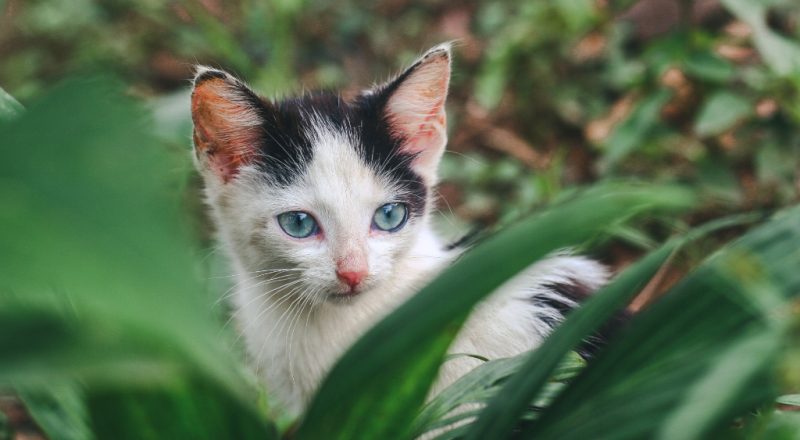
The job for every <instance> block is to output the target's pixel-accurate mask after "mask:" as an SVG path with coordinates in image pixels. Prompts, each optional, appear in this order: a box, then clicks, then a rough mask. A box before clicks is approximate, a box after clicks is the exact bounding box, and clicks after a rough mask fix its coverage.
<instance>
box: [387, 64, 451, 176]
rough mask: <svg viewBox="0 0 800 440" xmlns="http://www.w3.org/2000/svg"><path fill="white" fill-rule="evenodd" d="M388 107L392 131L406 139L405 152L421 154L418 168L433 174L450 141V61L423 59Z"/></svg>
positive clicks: (404, 81) (390, 99)
mask: <svg viewBox="0 0 800 440" xmlns="http://www.w3.org/2000/svg"><path fill="white" fill-rule="evenodd" d="M421 63H422V64H421V65H419V66H417V67H416V68H415V69H414V70H413V71H412V72H411V73H410V74H409V75H408V77H407V78H405V79H404V80H403V83H402V84H400V86H399V87H398V88H397V90H396V91H395V92H394V93H393V94H392V96H391V98H389V102H388V103H387V115H388V119H389V123H390V124H391V126H392V128H393V129H394V130H395V131H396V132H397V134H399V135H400V136H402V137H403V138H405V139H406V142H405V144H404V145H403V147H402V148H403V151H406V152H409V153H413V154H417V159H416V160H415V161H414V164H415V165H417V166H419V167H421V168H423V169H424V170H423V172H425V173H430V172H431V170H430V168H432V167H435V165H436V164H437V163H438V161H439V157H440V156H441V153H442V151H443V149H444V144H445V142H446V141H447V120H446V117H445V108H444V104H445V100H446V98H447V86H448V82H449V79H450V61H449V58H448V57H447V56H446V55H444V56H436V55H433V56H432V58H431V59H423V60H422V61H421Z"/></svg>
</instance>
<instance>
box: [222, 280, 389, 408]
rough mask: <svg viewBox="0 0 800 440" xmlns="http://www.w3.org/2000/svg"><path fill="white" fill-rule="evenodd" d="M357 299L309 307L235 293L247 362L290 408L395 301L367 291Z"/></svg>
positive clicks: (305, 396) (304, 401)
mask: <svg viewBox="0 0 800 440" xmlns="http://www.w3.org/2000/svg"><path fill="white" fill-rule="evenodd" d="M365 293H370V292H365ZM359 300H364V301H359V303H356V304H352V305H347V306H340V305H339V306H337V305H325V306H323V307H316V308H314V309H313V310H312V309H309V308H302V307H301V306H300V304H299V303H298V304H294V305H293V304H289V303H287V304H278V303H273V302H270V301H264V302H263V303H261V304H258V300H257V299H254V298H253V297H250V295H249V294H248V292H247V291H246V290H245V291H240V292H238V298H237V301H236V302H237V308H238V311H237V312H236V313H237V321H238V325H239V328H240V331H241V332H242V334H243V336H244V339H245V342H246V344H247V348H248V352H249V353H250V355H251V358H252V362H253V364H254V366H255V367H256V369H257V371H258V373H259V375H260V376H261V377H262V378H263V379H264V380H265V382H266V384H267V386H268V392H269V393H270V394H273V395H275V396H276V397H277V398H278V399H279V400H280V401H281V402H282V403H284V404H285V405H286V406H287V407H288V409H289V410H290V411H293V412H300V411H301V410H302V409H303V408H304V407H305V405H306V404H307V403H308V401H309V399H310V398H311V396H313V394H314V392H315V391H316V388H317V387H318V386H319V383H320V382H321V381H322V379H323V378H324V376H325V375H326V374H327V372H328V371H329V370H330V368H331V366H332V365H333V364H334V363H335V362H336V360H337V359H338V358H339V357H340V356H341V355H342V354H343V353H344V351H345V350H346V349H347V347H349V346H350V345H352V344H353V342H355V341H356V340H357V339H358V337H359V336H361V334H363V332H364V331H366V329H368V328H369V327H370V326H371V325H372V324H373V323H374V322H376V321H377V320H379V319H380V318H382V317H383V316H385V314H386V313H388V311H389V310H391V308H392V307H393V306H394V302H393V301H377V300H376V298H370V297H369V296H368V295H365V297H364V298H359Z"/></svg>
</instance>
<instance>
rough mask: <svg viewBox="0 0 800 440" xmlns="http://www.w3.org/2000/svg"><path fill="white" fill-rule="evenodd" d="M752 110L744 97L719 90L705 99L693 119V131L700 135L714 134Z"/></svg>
mask: <svg viewBox="0 0 800 440" xmlns="http://www.w3.org/2000/svg"><path fill="white" fill-rule="evenodd" d="M752 112H753V105H752V104H751V103H750V102H749V101H748V100H747V99H745V98H743V97H741V96H739V95H736V94H734V93H731V92H728V91H720V92H717V93H715V94H713V95H711V97H710V98H708V99H707V100H706V102H705V103H704V104H703V107H702V109H700V113H699V115H698V116H697V120H696V121H695V128H694V130H695V132H696V133H697V134H698V135H700V136H714V135H718V134H720V133H722V132H724V131H725V130H727V129H729V128H731V127H732V126H733V125H734V124H735V123H737V122H739V121H741V120H742V119H744V118H746V117H747V116H748V115H750V114H751V113H752Z"/></svg>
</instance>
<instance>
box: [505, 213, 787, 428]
mask: <svg viewBox="0 0 800 440" xmlns="http://www.w3.org/2000/svg"><path fill="white" fill-rule="evenodd" d="M797 240H800V208H795V209H792V210H789V211H787V212H783V213H781V214H780V215H777V216H776V217H775V219H774V220H773V221H771V222H769V223H767V224H765V225H762V226H760V227H758V228H756V229H754V230H753V231H751V232H749V233H748V234H746V235H745V236H744V237H743V238H742V239H740V240H739V241H738V242H737V243H735V244H734V245H731V246H728V247H726V248H725V249H724V250H723V251H721V252H719V253H718V254H716V255H715V256H714V257H712V258H710V259H709V260H708V261H707V262H706V263H704V264H703V265H701V267H700V268H698V269H697V270H696V271H694V272H693V273H692V274H690V275H689V276H688V277H687V278H685V279H684V280H683V281H682V282H680V283H679V284H678V285H677V286H675V287H674V288H673V289H672V290H671V291H670V292H669V293H668V294H667V296H665V297H664V298H663V299H662V300H661V301H659V302H657V303H656V304H654V305H653V306H651V307H650V308H648V309H646V310H645V311H644V312H642V313H641V314H639V315H638V316H636V317H635V318H634V319H633V321H632V322H631V323H630V325H629V326H628V327H627V328H626V329H625V330H624V331H623V332H622V333H620V335H619V336H618V337H617V338H616V339H614V340H612V341H611V344H610V345H609V346H608V347H607V349H606V351H604V352H602V353H601V354H600V356H598V358H596V359H595V361H594V362H592V363H590V364H589V366H588V367H587V368H586V369H585V370H584V372H583V373H581V374H580V375H579V376H578V378H577V379H575V380H574V381H573V382H572V383H571V384H570V385H569V386H568V387H567V388H566V389H565V390H564V392H563V393H562V394H561V395H559V396H558V397H557V398H556V400H555V401H554V402H553V404H552V405H551V406H550V407H548V408H547V409H546V410H545V412H544V413H543V414H542V415H541V416H540V417H539V418H538V419H537V420H535V421H533V422H531V423H526V424H524V426H523V429H522V430H521V431H520V435H519V436H520V437H523V438H531V437H535V438H539V439H548V438H558V439H583V438H589V437H602V438H610V439H623V438H654V437H658V436H660V438H682V439H683V438H686V439H692V438H707V437H708V436H709V435H711V434H712V433H714V432H715V431H716V430H717V429H719V428H721V427H724V426H725V425H726V423H727V422H728V421H729V420H730V419H731V418H732V417H733V416H735V415H738V414H741V413H742V412H743V411H746V410H748V409H751V408H753V407H755V406H757V405H759V404H763V403H765V402H768V401H770V400H771V398H772V396H771V394H772V393H773V392H774V388H773V386H772V384H771V383H770V382H769V381H768V380H767V378H768V374H769V372H770V368H771V367H770V365H771V364H772V363H773V362H774V359H775V356H776V354H777V352H778V349H779V348H780V347H781V346H782V345H783V344H784V338H785V337H786V331H785V330H786V328H787V323H788V318H789V317H790V316H789V314H787V313H786V310H787V307H786V304H787V302H788V301H791V300H792V298H794V297H796V296H797V294H798V293H800V274H798V273H797V270H796V268H797V267H798V264H800V250H798V249H797V247H796V246H794V245H793V243H796V242H797ZM750 356H752V357H750ZM673 435H676V436H677V437H675V436H673Z"/></svg>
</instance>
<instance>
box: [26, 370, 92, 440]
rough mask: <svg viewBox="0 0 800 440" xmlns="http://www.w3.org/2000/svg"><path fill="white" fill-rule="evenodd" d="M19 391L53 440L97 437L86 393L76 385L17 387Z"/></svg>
mask: <svg viewBox="0 0 800 440" xmlns="http://www.w3.org/2000/svg"><path fill="white" fill-rule="evenodd" d="M17 393H18V394H19V397H20V398H21V399H22V401H23V402H24V403H25V408H26V409H27V410H28V412H29V413H30V415H31V417H32V418H33V420H35V421H36V424H37V425H38V426H39V427H40V428H41V429H42V430H43V431H44V433H45V434H47V438H49V439H50V440H85V439H91V438H94V436H92V434H91V432H90V431H89V426H88V423H87V422H88V411H87V409H86V405H85V404H84V401H83V393H81V391H80V390H79V389H78V387H77V386H75V385H74V384H69V383H62V384H58V383H50V384H47V386H41V387H40V388H38V389H34V388H25V389H17Z"/></svg>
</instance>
